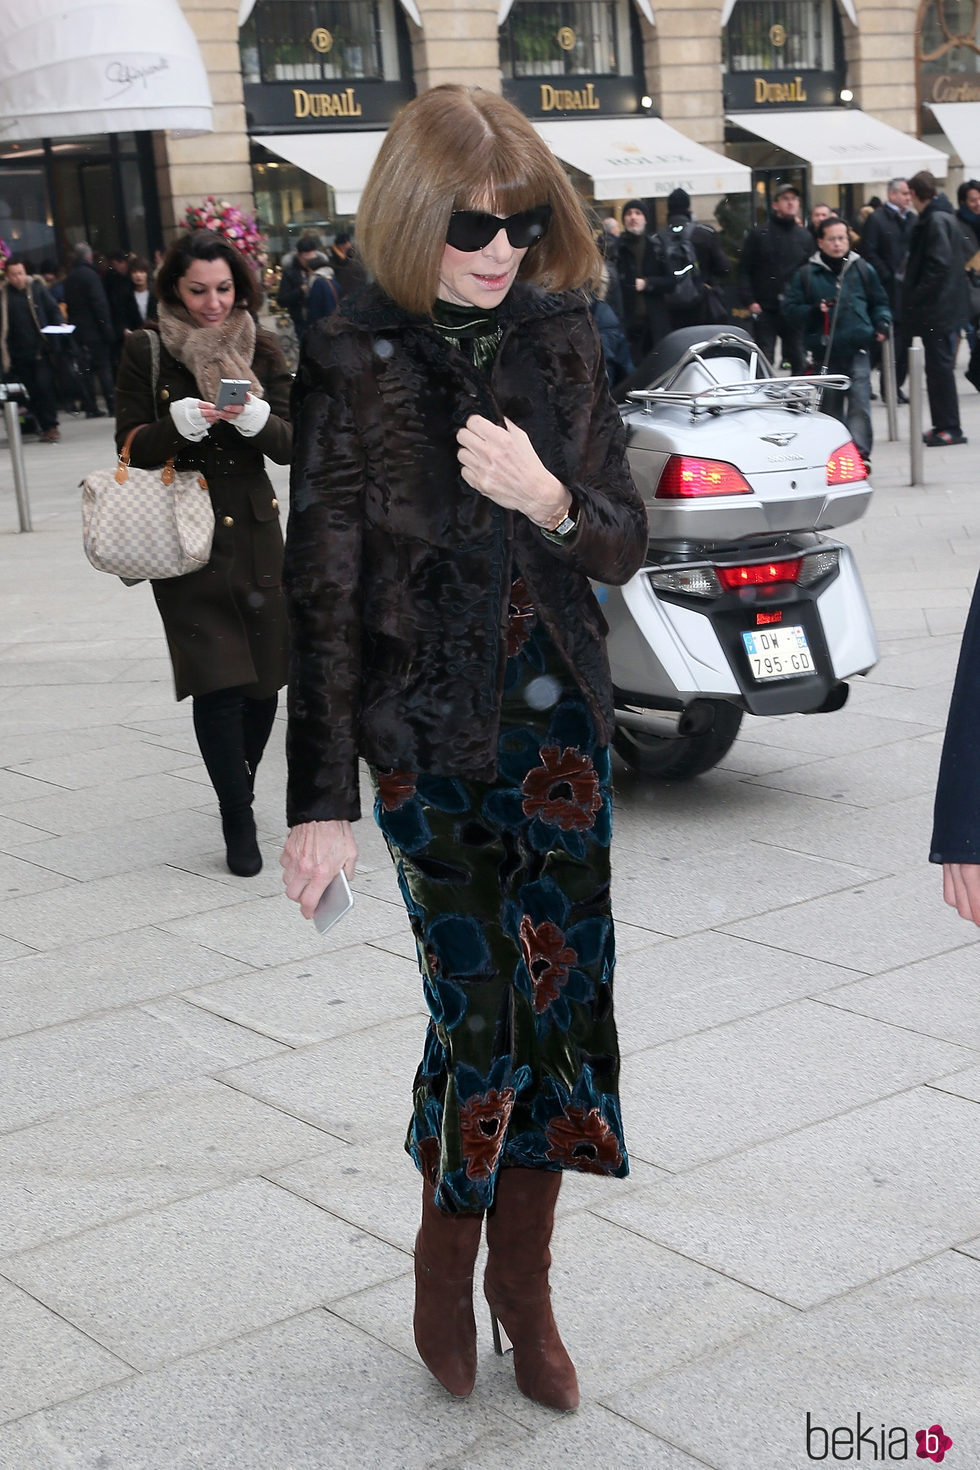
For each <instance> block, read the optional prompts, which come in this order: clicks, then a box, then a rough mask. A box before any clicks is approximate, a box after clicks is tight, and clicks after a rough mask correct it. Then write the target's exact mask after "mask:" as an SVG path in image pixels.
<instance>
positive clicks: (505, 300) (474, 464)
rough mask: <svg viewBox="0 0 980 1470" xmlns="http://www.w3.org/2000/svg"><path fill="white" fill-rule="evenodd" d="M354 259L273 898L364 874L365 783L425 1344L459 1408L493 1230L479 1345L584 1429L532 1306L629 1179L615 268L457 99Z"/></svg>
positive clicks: (298, 584) (423, 134)
mask: <svg viewBox="0 0 980 1470" xmlns="http://www.w3.org/2000/svg"><path fill="white" fill-rule="evenodd" d="M357 238H358V241H359V244H360V248H361V250H362V253H363V257H364V260H365V262H366V264H367V265H368V266H369V267H370V269H371V271H372V272H373V274H374V278H375V281H376V283H377V284H376V286H375V287H374V288H373V289H369V290H368V291H366V292H362V293H359V294H358V295H356V296H354V297H344V298H343V299H342V300H341V304H340V308H339V309H338V311H337V312H336V313H335V314H334V316H333V317H332V318H331V319H330V321H329V322H326V323H321V324H319V325H318V326H317V327H315V328H313V330H312V331H310V332H309V333H307V336H306V338H305V340H304V344H303V356H302V359H301V362H300V368H299V373H298V376H297V383H296V389H295V392H294V410H295V425H296V455H295V458H294V461H293V473H292V481H291V495H290V515H289V532H288V536H287V547H286V578H287V591H288V597H289V601H290V612H291V620H292V658H291V672H290V695H289V698H290V712H289V733H288V740H287V751H288V756H289V794H288V800H289V809H288V820H289V823H290V827H291V831H290V834H289V838H288V840H287V843H286V846H285V849H284V852H283V856H282V863H283V868H284V875H285V881H286V892H287V893H288V895H289V897H290V898H292V899H295V900H296V901H298V902H299V903H300V904H301V907H302V911H303V913H304V914H305V915H306V917H310V916H311V915H312V913H313V912H314V910H315V908H316V904H317V902H318V900H319V898H320V896H321V894H322V893H323V891H324V889H325V887H326V886H327V884H328V883H329V882H330V881H331V879H333V878H334V877H335V875H336V874H338V873H339V872H340V870H341V869H343V870H344V871H345V872H346V873H347V874H348V876H351V875H353V872H354V865H355V863H356V861H357V845H356V842H355V840H354V835H353V830H352V827H351V823H352V822H353V821H355V820H356V818H357V817H358V816H359V814H360V805H359V798H358V764H357V758H358V755H359V754H360V755H362V756H364V757H365V758H366V759H367V761H368V763H369V767H370V769H371V771H372V777H373V781H374V785H375V790H376V800H375V816H376V819H377V821H378V824H379V826H380V828H381V830H382V832H383V833H384V835H385V838H386V840H387V843H388V846H389V849H390V851H391V854H392V858H393V860H394V862H395V865H396V868H397V872H398V881H399V887H400V890H401V893H402V895H403V897H404V900H405V903H406V906H407V908H408V912H409V916H410V920H411V923H412V928H413V931H414V933H415V938H416V944H417V947H418V955H419V965H420V968H421V970H422V974H423V984H424V991H425V996H426V1000H427V1003H428V1006H429V1011H430V1022H429V1029H428V1033H427V1036H426V1042H425V1048H424V1053H423V1058H422V1062H421V1065H420V1067H419V1069H418V1073H417V1075H416V1080H415V1110H414V1115H413V1118H412V1121H411V1124H410V1127H409V1131H408V1139H407V1144H406V1146H407V1148H408V1150H409V1151H410V1153H411V1155H412V1157H413V1159H414V1161H415V1164H416V1166H417V1168H418V1170H419V1172H420V1174H421V1176H422V1224H421V1228H420V1230H419V1234H418V1237H417V1240H416V1246H415V1280H416V1298H415V1341H416V1344H417V1346H418V1350H419V1353H420V1355H421V1357H422V1359H423V1361H424V1362H425V1364H426V1366H427V1367H428V1368H429V1370H430V1371H431V1372H432V1373H433V1374H434V1376H435V1377H436V1378H438V1380H439V1381H440V1382H441V1383H442V1384H443V1385H444V1386H445V1387H446V1388H447V1389H448V1390H449V1391H450V1392H451V1393H453V1394H455V1395H457V1396H465V1395H467V1394H469V1393H470V1391H471V1390H472V1388H473V1382H474V1378H475V1374H476V1323H475V1319H474V1315H473V1299H472V1297H473V1268H474V1263H475V1260H476V1256H477V1251H478V1249H479V1245H480V1237H481V1232H482V1224H483V1217H484V1214H486V1231H487V1245H488V1249H489V1256H488V1265H487V1271H486V1276H485V1278H484V1292H485V1295H486V1297H487V1300H488V1302H489V1305H490V1311H491V1317H492V1322H493V1330H494V1340H495V1345H496V1347H497V1351H498V1352H499V1351H501V1337H500V1333H499V1330H498V1323H499V1327H500V1328H502V1329H503V1330H504V1331H505V1332H506V1334H507V1336H508V1337H509V1338H510V1340H511V1342H512V1343H513V1345H514V1368H515V1373H516V1377H517V1384H518V1387H519V1388H520V1389H521V1391H522V1392H523V1393H525V1394H526V1395H527V1396H528V1397H530V1398H533V1399H536V1400H538V1401H539V1402H541V1403H544V1404H547V1405H549V1406H551V1407H554V1408H558V1409H566V1410H567V1409H574V1408H575V1407H576V1405H577V1404H578V1385H577V1381H576V1375H575V1369H574V1366H573V1365H572V1363H571V1360H570V1359H569V1357H568V1354H567V1352H566V1351H565V1348H564V1346H563V1344H562V1342H561V1338H560V1337H559V1335H558V1330H557V1327H556V1326H555V1322H554V1317H553V1315H552V1310H551V1305H550V1299H549V1287H548V1267H549V1265H550V1261H551V1256H550V1251H549V1242H550V1239H551V1233H552V1226H553V1222H554V1213H555V1206H556V1202H557V1198H558V1192H559V1186H560V1184H561V1179H562V1172H563V1171H564V1170H566V1169H571V1170H584V1171H585V1172H587V1173H592V1174H601V1175H605V1176H607V1177H620V1176H622V1175H625V1174H626V1173H627V1171H628V1163H627V1157H626V1151H625V1146H624V1143H623V1135H622V1125H621V1120H620V1109H619V1103H618V1076H619V1051H618V1043H617V1039H616V1028H615V1022H614V1018H613V1006H612V974H613V924H612V912H611V907H610V887H609V881H610V875H609V840H610V817H611V808H610V804H609V796H610V792H609V770H610V768H609V753H608V741H609V737H610V734H611V731H612V727H613V704H612V685H611V680H610V675H609V667H608V661H607V657H606V651H605V642H604V638H603V626H604V625H603V620H602V614H601V612H600V609H599V607H598V604H597V603H596V600H595V596H594V594H593V591H592V588H591V585H590V580H589V579H590V578H596V579H597V580H599V581H603V582H612V583H620V582H623V581H625V580H627V579H628V578H629V577H630V576H632V575H633V573H634V572H635V571H636V570H637V568H638V567H639V566H640V564H641V563H642V560H643V557H644V554H645V552H646V545H647V521H646V514H645V512H644V508H643V502H642V500H641V499H640V497H639V495H638V494H637V492H636V490H635V488H634V486H633V483H632V480H631V479H630V475H629V470H628V468H627V464H626V433H625V429H624V427H623V423H622V420H621V419H620V416H619V413H618V412H617V410H616V408H615V406H614V404H613V403H612V400H611V399H610V397H609V392H608V388H607V385H606V374H605V372H604V370H603V365H602V358H601V355H600V352H599V345H598V340H597V337H596V331H595V326H594V324H593V322H592V320H591V318H590V316H589V314H588V310H587V308H586V306H585V303H584V301H583V299H582V288H584V287H587V286H589V285H592V284H594V283H595V281H596V280H597V278H598V275H599V271H600V257H599V254H598V251H597V249H596V246H595V241H594V239H593V236H592V232H591V229H590V226H589V223H588V220H587V219H586V217H585V214H584V211H583V209H582V206H581V204H580V202H579V200H578V197H577V196H576V194H575V193H574V191H573V190H572V188H571V185H570V184H569V182H568V179H567V178H566V176H565V172H564V170H563V168H562V167H561V165H560V164H559V163H558V161H557V159H556V158H555V157H554V155H553V154H552V152H551V150H550V149H549V148H548V147H547V146H546V145H545V144H544V143H543V141H542V140H541V139H540V138H539V136H538V134H537V133H536V132H535V131H534V129H533V127H532V126H531V124H530V123H529V122H528V120H527V118H526V117H525V116H524V114H523V113H521V112H520V111H519V110H518V109H517V108H516V107H514V106H513V105H512V104H511V103H510V102H508V101H506V100H505V99H504V98H502V97H499V96H496V95H494V94H493V93H491V92H489V91H481V90H477V89H474V90H473V91H468V90H467V89H465V88H463V87H459V86H440V87H434V88H432V89H431V90H429V91H427V92H424V93H423V94H422V95H421V96H420V97H418V98H417V99H416V100H415V101H413V102H410V103H409V104H408V106H407V107H405V108H404V109H403V110H402V111H401V112H400V113H399V115H398V117H397V118H396V119H395V121H394V123H393V124H392V126H391V128H390V129H389V130H388V132H387V134H386V135H385V139H384V142H383V143H382V145H381V150H380V152H379V154H378V158H377V161H376V163H375V165H374V168H373V169H372V171H371V175H370V178H369V179H368V183H367V186H366V188H365V191H364V195H363V198H362V200H361V206H360V210H359V212H358V224H357ZM379 1208H381V1205H380V1203H379Z"/></svg>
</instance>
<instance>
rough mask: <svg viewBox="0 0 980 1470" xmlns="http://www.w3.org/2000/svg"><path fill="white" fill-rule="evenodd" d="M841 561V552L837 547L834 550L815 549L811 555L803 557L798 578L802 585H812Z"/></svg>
mask: <svg viewBox="0 0 980 1470" xmlns="http://www.w3.org/2000/svg"><path fill="white" fill-rule="evenodd" d="M839 562H840V552H839V551H837V550H836V548H835V549H834V550H833V551H815V552H813V554H812V555H811V556H805V557H804V558H803V565H802V566H801V567H800V574H799V576H798V577H797V579H796V580H797V582H798V583H799V585H800V586H801V587H812V586H813V584H814V582H819V580H820V578H821V577H825V576H826V575H827V573H828V572H832V571H833V570H834V569H835V567H837V565H838V564H839Z"/></svg>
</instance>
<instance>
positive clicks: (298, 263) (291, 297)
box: [276, 235, 320, 339]
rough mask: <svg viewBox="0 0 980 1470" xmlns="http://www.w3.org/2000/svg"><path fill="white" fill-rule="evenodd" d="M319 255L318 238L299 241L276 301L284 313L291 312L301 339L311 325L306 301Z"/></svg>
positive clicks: (284, 272)
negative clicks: (315, 261) (314, 264)
mask: <svg viewBox="0 0 980 1470" xmlns="http://www.w3.org/2000/svg"><path fill="white" fill-rule="evenodd" d="M319 254H320V242H319V241H318V240H317V238H316V236H315V235H304V236H303V238H302V239H301V240H297V242H296V249H295V251H294V253H293V257H292V259H291V260H290V262H289V264H288V265H284V266H283V272H282V280H281V281H280V282H279V294H278V295H277V297H276V301H277V303H278V304H279V306H281V307H282V308H283V310H284V311H288V312H289V315H290V316H291V317H292V319H293V326H294V327H295V328H296V336H297V337H299V338H300V339H301V338H302V336H303V333H304V332H305V331H306V328H307V326H308V325H309V322H308V321H307V313H306V299H307V296H308V295H309V290H310V285H311V282H312V280H313V261H314V258H315V257H316V256H317V255H319Z"/></svg>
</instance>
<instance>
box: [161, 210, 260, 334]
mask: <svg viewBox="0 0 980 1470" xmlns="http://www.w3.org/2000/svg"><path fill="white" fill-rule="evenodd" d="M195 260H223V261H224V262H225V264H226V265H227V266H228V269H229V271H230V272H231V278H232V280H233V281H234V283H235V305H236V306H244V307H245V309H246V310H247V311H250V312H252V313H253V314H254V313H255V312H256V311H257V310H258V306H259V288H258V283H257V281H256V279H255V276H254V274H253V273H252V270H251V269H250V267H249V265H248V263H247V261H246V260H245V258H244V256H243V255H242V253H241V251H239V250H236V249H235V247H234V245H229V244H228V241H227V240H224V239H222V237H221V236H220V235H217V234H215V232H214V230H194V231H193V232H192V233H191V234H188V235H181V236H180V238H179V239H178V240H175V241H174V243H173V244H172V245H171V247H170V249H169V250H168V251H167V253H166V255H165V256H164V257H163V264H162V265H161V266H160V270H159V272H158V273H157V280H156V290H157V295H158V296H159V298H160V300H161V301H165V302H166V303H167V304H168V305H169V306H179V305H180V297H179V295H178V294H177V282H178V281H179V280H180V279H181V278H182V277H183V276H186V274H187V272H188V271H189V269H190V267H191V265H192V263H193V262H194V261H195Z"/></svg>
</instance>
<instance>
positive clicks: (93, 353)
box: [78, 342, 116, 414]
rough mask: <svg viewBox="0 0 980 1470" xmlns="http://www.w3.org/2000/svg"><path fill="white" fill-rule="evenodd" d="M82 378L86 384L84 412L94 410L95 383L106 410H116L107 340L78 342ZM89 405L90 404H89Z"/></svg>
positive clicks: (114, 386) (113, 381)
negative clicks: (99, 390) (100, 392)
mask: <svg viewBox="0 0 980 1470" xmlns="http://www.w3.org/2000/svg"><path fill="white" fill-rule="evenodd" d="M78 347H79V357H80V359H81V365H82V378H83V379H84V380H85V381H86V382H87V384H88V392H87V393H86V403H85V412H86V413H94V412H95V385H96V383H98V385H99V387H100V388H101V389H102V397H103V398H104V399H105V406H106V409H107V410H108V412H109V413H110V414H111V413H115V411H116V384H115V380H114V378H113V376H112V353H111V348H110V346H109V344H108V342H80V343H79V344H78ZM90 405H91V406H90Z"/></svg>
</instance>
